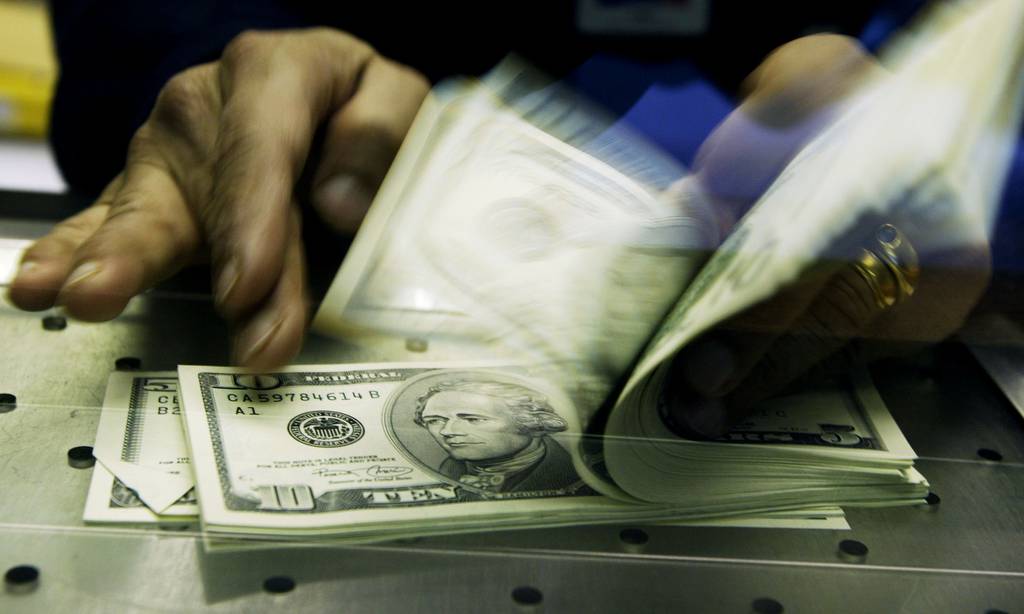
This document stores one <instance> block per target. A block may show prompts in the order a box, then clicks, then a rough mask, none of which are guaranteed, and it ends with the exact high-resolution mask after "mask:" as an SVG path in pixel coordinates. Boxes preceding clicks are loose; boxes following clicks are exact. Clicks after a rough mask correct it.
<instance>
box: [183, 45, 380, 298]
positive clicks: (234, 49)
mask: <svg viewBox="0 0 1024 614" xmlns="http://www.w3.org/2000/svg"><path fill="white" fill-rule="evenodd" d="M372 53H373V52H372V49H371V48H370V47H369V46H367V45H365V44H363V43H361V42H359V41H358V40H356V39H354V38H352V37H350V36H347V35H344V34H342V33H340V32H334V31H330V30H316V31H312V32H304V33H301V34H297V33H285V34H281V33H275V34H260V33H245V34H243V35H241V36H240V37H239V38H237V39H236V40H235V41H233V42H232V43H231V45H229V47H228V48H227V49H226V50H225V53H224V57H223V59H222V68H221V90H222V92H221V94H222V98H223V100H224V101H225V102H224V109H223V113H222V118H221V125H220V128H219V133H218V137H217V152H216V164H215V167H214V177H213V190H212V194H211V196H210V199H209V202H208V203H206V204H205V206H203V207H201V211H200V217H201V219H202V222H203V225H204V227H205V229H206V234H207V239H208V241H209V243H210V248H211V253H212V256H213V261H214V262H213V264H214V268H215V271H216V272H215V291H216V300H217V303H218V306H219V307H220V308H221V310H222V311H223V312H225V314H226V315H228V316H229V317H239V316H240V315H241V314H243V313H245V312H247V311H251V310H252V309H253V307H254V306H256V305H258V304H259V303H260V301H262V300H263V299H264V298H265V297H266V296H267V295H268V294H269V293H270V291H271V290H272V289H273V288H274V287H275V285H276V282H277V279H278V277H279V276H280V275H281V272H282V267H283V262H284V254H285V244H286V241H287V237H288V228H289V225H288V215H289V214H288V210H289V207H290V204H291V202H292V193H293V190H294V186H295V183H296V181H297V180H298V177H299V176H300V174H301V173H302V169H303V166H304V164H305V162H306V157H307V154H308V151H309V147H310V144H311V143H312V140H313V136H314V133H315V131H316V129H317V126H318V124H319V123H320V122H321V121H323V120H324V119H325V118H326V117H327V115H328V114H329V113H330V111H331V110H332V109H334V108H336V107H338V106H341V105H342V104H344V101H345V100H347V98H348V97H349V96H350V95H351V92H352V91H353V90H354V89H355V87H356V85H357V83H358V81H359V78H360V74H361V72H362V70H363V67H364V66H365V64H366V63H367V62H368V61H369V59H370V57H371V56H372Z"/></svg>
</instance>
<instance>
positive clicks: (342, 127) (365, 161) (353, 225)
mask: <svg viewBox="0 0 1024 614" xmlns="http://www.w3.org/2000/svg"><path fill="white" fill-rule="evenodd" d="M428 90H429V84H428V83H427V81H426V79H424V78H423V77H422V76H421V75H420V74H419V73H417V72H415V71H414V70H412V69H410V68H406V67H404V66H401V65H399V64H396V63H394V62H391V61H390V60H387V59H384V58H380V57H377V58H374V59H373V60H372V61H371V62H370V63H369V64H368V65H367V67H366V69H365V71H364V73H363V75H362V81H361V83H360V85H359V89H358V90H357V91H356V94H355V95H354V96H353V97H352V99H351V100H349V101H348V103H346V105H345V106H344V107H343V108H342V109H341V110H339V111H338V112H336V113H335V114H334V116H333V117H331V119H330V121H329V122H328V124H327V127H326V133H325V135H324V144H323V150H322V152H321V156H320V165H319V166H318V167H317V169H316V172H315V174H314V176H313V188H312V201H313V207H314V208H315V209H316V211H317V212H318V213H319V214H320V216H321V217H322V218H323V219H324V221H325V222H327V224H328V225H330V226H331V228H332V229H334V230H335V231H337V232H340V233H344V234H352V233H355V231H356V230H357V229H358V228H359V224H360V223H361V222H362V220H363V217H364V216H365V215H366V211H367V209H369V208H370V203H371V202H373V197H374V195H375V194H376V193H377V188H379V187H380V184H381V182H382V181H383V180H384V176H385V175H386V174H387V172H388V169H389V168H390V167H391V162H392V161H393V160H394V158H395V154H397V153H398V148H399V147H400V146H401V144H402V140H403V139H404V138H405V133H406V132H408V130H409V127H410V126H411V125H412V121H413V119H414V118H415V116H416V112H417V111H418V110H419V107H420V104H421V103H422V102H423V99H424V98H425V97H426V95H427V92H428Z"/></svg>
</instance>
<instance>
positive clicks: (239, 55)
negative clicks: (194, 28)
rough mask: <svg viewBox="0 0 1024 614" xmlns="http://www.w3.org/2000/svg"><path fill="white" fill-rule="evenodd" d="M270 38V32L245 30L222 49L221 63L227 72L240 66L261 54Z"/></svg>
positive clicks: (271, 35)
mask: <svg viewBox="0 0 1024 614" xmlns="http://www.w3.org/2000/svg"><path fill="white" fill-rule="evenodd" d="M272 38H273V33H271V32H266V31H262V30H245V31H243V32H242V33H241V34H239V35H238V36H236V37H235V38H233V39H231V42H229V43H228V44H227V45H226V46H225V47H224V52H223V53H222V54H221V62H222V63H224V65H225V67H226V68H228V69H229V70H231V69H233V68H237V67H239V66H242V65H244V64H245V63H246V62H247V61H250V60H251V59H252V58H253V57H254V56H256V55H259V54H261V53H263V51H264V50H265V49H266V48H267V45H268V43H269V42H270V41H271V40H272Z"/></svg>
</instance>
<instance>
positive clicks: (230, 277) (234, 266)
mask: <svg viewBox="0 0 1024 614" xmlns="http://www.w3.org/2000/svg"><path fill="white" fill-rule="evenodd" d="M238 277H239V272H238V263H237V262H236V261H235V258H233V257H232V258H229V259H228V261H227V263H226V264H225V265H224V267H223V268H221V270H220V275H219V276H218V277H217V289H216V291H215V293H214V300H215V301H216V303H217V304H218V305H223V304H224V301H226V300H227V298H228V296H230V295H231V291H232V290H233V289H234V287H235V284H237V283H238Z"/></svg>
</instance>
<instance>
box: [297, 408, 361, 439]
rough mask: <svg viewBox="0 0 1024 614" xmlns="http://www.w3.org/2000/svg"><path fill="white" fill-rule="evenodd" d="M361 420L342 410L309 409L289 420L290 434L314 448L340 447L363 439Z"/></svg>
mask: <svg viewBox="0 0 1024 614" xmlns="http://www.w3.org/2000/svg"><path fill="white" fill-rule="evenodd" d="M365 432H366V429H364V428H363V425H362V423H361V422H359V421H358V420H356V419H355V418H353V417H352V416H350V415H348V414H343V413H341V412H340V411H327V410H320V411H307V412H305V413H302V414H299V415H297V416H295V417H294V418H292V419H291V421H290V422H288V434H289V435H291V436H292V438H293V439H295V441H298V442H300V443H304V444H306V445H307V446H313V447H314V448H340V447H341V446H347V445H349V444H352V443H355V442H357V441H359V440H360V439H362V437H363V433H365Z"/></svg>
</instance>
